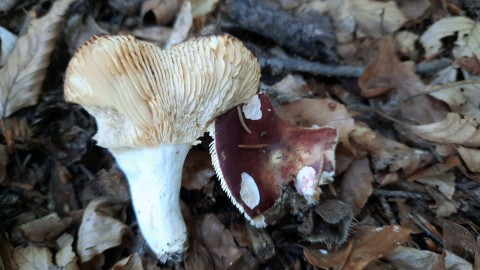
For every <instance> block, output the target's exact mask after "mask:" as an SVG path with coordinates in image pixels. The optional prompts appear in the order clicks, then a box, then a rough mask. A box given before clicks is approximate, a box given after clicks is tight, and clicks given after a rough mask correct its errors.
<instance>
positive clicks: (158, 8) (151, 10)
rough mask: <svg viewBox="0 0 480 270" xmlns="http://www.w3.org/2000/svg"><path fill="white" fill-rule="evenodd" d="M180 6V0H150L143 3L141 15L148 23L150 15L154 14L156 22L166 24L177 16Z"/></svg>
mask: <svg viewBox="0 0 480 270" xmlns="http://www.w3.org/2000/svg"><path fill="white" fill-rule="evenodd" d="M179 8H180V1H179V0H148V1H145V2H143V4H142V9H141V17H142V18H143V22H144V23H148V21H149V18H148V17H149V16H153V17H154V18H153V19H154V20H155V23H156V24H159V25H164V24H167V23H169V22H171V21H172V20H173V18H175V15H177V12H178V10H179Z"/></svg>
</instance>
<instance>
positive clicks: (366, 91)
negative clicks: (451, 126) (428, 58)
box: [358, 37, 446, 123]
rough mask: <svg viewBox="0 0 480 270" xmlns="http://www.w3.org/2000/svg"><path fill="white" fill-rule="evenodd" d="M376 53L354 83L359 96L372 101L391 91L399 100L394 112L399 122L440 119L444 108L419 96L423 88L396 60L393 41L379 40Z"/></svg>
mask: <svg viewBox="0 0 480 270" xmlns="http://www.w3.org/2000/svg"><path fill="white" fill-rule="evenodd" d="M378 50H379V51H378V54H377V56H376V57H375V58H374V59H373V60H372V61H371V62H370V64H369V65H368V66H367V68H366V69H365V70H364V72H363V73H362V75H360V78H359V79H358V86H359V87H360V89H361V90H362V91H361V95H362V96H364V97H376V96H379V95H383V94H385V93H387V92H390V91H393V90H395V93H396V95H397V96H398V99H399V105H398V110H399V111H400V113H401V115H402V117H403V118H405V119H408V120H411V121H415V122H418V123H432V122H434V121H439V120H441V119H443V117H444V116H445V113H446V108H444V106H443V104H441V103H439V102H435V101H434V100H430V99H429V98H428V96H425V95H423V94H425V93H426V92H425V85H424V84H423V82H422V80H420V78H419V77H418V76H417V75H416V74H415V72H414V69H413V67H411V68H410V67H408V66H406V65H405V64H403V63H402V62H400V60H399V59H398V58H397V56H396V53H395V44H394V42H393V39H392V38H389V37H387V38H383V39H381V40H380V41H379V43H378ZM414 96H415V98H412V97H414Z"/></svg>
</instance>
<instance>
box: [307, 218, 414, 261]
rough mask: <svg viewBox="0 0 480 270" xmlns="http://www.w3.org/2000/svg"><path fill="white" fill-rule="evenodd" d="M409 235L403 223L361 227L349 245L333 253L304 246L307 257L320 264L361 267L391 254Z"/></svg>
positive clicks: (308, 259)
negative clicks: (401, 225) (401, 224)
mask: <svg viewBox="0 0 480 270" xmlns="http://www.w3.org/2000/svg"><path fill="white" fill-rule="evenodd" d="M409 238H410V230H409V229H404V228H402V227H400V226H395V225H388V226H383V227H371V226H360V227H358V228H357V230H356V231H355V233H354V235H353V237H352V239H351V240H350V241H351V242H350V243H349V244H348V245H347V246H346V247H344V248H342V249H340V250H337V251H333V252H328V251H326V250H315V249H309V248H305V249H304V256H305V258H306V259H307V261H308V262H309V263H311V264H313V265H314V266H317V267H321V268H333V269H345V270H357V269H358V270H360V269H363V268H364V267H365V266H366V265H368V264H369V263H370V262H371V261H373V260H376V259H379V258H381V257H383V256H386V255H388V254H389V253H390V252H391V251H392V250H393V249H394V248H395V247H397V246H398V245H401V244H402V243H405V242H406V241H407V240H408V239H409Z"/></svg>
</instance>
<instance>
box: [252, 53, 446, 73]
mask: <svg viewBox="0 0 480 270" xmlns="http://www.w3.org/2000/svg"><path fill="white" fill-rule="evenodd" d="M259 61H260V65H261V66H262V67H263V68H265V67H269V68H270V69H271V71H272V73H273V74H280V73H283V72H292V71H300V72H308V73H311V74H314V75H323V76H327V77H359V76H360V75H361V74H362V73H363V71H364V70H365V67H355V66H338V65H326V64H322V63H319V62H312V61H307V60H304V59H301V58H293V57H282V58H260V59H259ZM451 64H452V61H451V60H449V59H446V58H442V59H438V60H433V61H431V62H428V63H420V64H418V65H417V66H416V72H417V73H418V74H428V73H433V72H437V71H438V70H441V69H443V68H445V67H447V66H449V65H451Z"/></svg>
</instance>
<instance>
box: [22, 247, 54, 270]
mask: <svg viewBox="0 0 480 270" xmlns="http://www.w3.org/2000/svg"><path fill="white" fill-rule="evenodd" d="M13 256H14V259H15V262H16V263H17V265H18V269H19V270H30V269H49V267H50V266H53V262H52V253H51V252H50V250H49V249H48V248H46V247H36V246H34V245H32V244H30V245H28V246H27V247H25V248H19V249H16V250H15V252H14V254H13Z"/></svg>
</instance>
